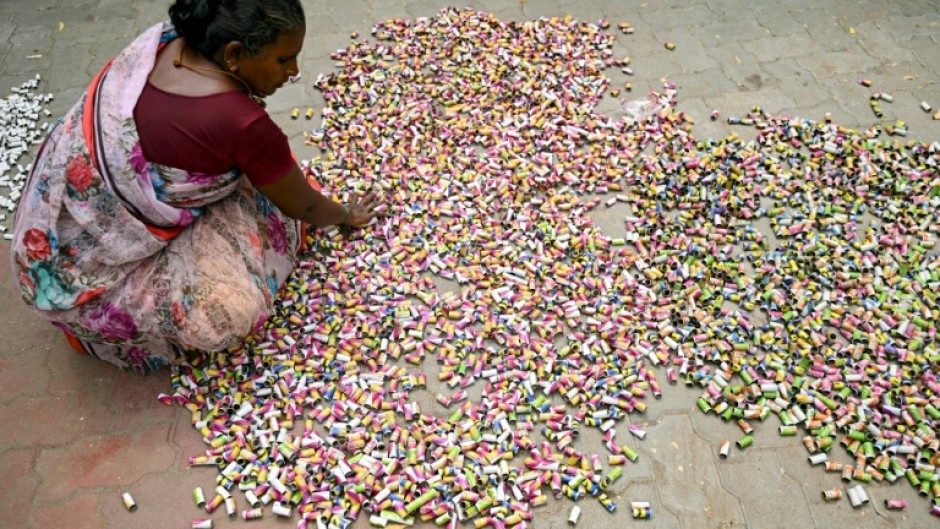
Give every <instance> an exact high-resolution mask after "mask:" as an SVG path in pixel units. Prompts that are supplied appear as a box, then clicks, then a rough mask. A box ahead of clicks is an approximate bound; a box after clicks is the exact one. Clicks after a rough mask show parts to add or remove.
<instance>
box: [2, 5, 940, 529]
mask: <svg viewBox="0 0 940 529" xmlns="http://www.w3.org/2000/svg"><path fill="white" fill-rule="evenodd" d="M462 4H469V5H470V6H471V7H475V8H479V9H483V10H487V11H490V12H493V13H495V14H496V15H498V16H499V17H500V18H501V19H503V20H524V19H533V18H537V17H540V16H559V15H567V14H571V15H574V16H576V17H579V18H584V19H586V20H590V21H595V22H596V21H598V20H599V19H601V18H602V17H606V18H608V19H609V20H610V21H611V23H612V24H613V25H614V27H616V24H617V23H619V22H629V23H630V24H631V25H632V26H633V27H634V28H636V33H635V34H633V35H629V36H625V35H619V33H618V39H617V54H618V56H622V55H629V56H631V57H632V58H633V66H634V69H635V70H636V76H635V77H633V78H632V79H631V80H632V82H633V86H634V92H633V94H636V95H637V97H639V96H640V95H642V94H644V93H646V92H647V91H648V90H653V89H659V88H660V87H661V82H660V79H661V78H663V77H668V78H669V80H671V81H672V82H674V83H676V84H677V85H679V88H680V92H679V101H680V109H682V110H684V111H686V112H687V113H690V114H691V115H692V116H693V117H695V118H696V121H697V123H698V124H697V125H696V128H695V129H694V132H695V134H696V136H697V137H699V138H700V139H707V138H720V137H724V136H726V135H727V134H728V133H729V132H730V131H731V128H730V127H729V126H728V125H726V124H724V123H723V122H722V121H718V122H710V121H709V120H708V119H707V118H708V114H709V113H710V111H711V110H712V109H719V110H720V111H721V113H722V115H723V116H727V115H731V114H738V115H740V114H744V113H746V112H748V111H749V110H750V109H751V108H752V107H753V106H754V105H761V106H762V107H763V108H764V109H765V110H767V111H769V112H771V113H775V114H786V115H790V116H800V117H806V118H813V119H821V118H822V117H823V116H824V115H825V114H826V113H827V112H828V113H831V114H832V116H833V119H834V120H835V121H836V122H838V123H840V124H842V125H845V126H848V127H852V128H859V127H861V128H866V127H868V126H869V125H871V124H873V122H874V120H875V118H874V116H873V115H872V113H871V112H870V110H869V108H868V95H869V91H868V89H866V88H864V87H861V86H859V84H858V79H859V78H862V77H864V78H867V79H870V80H871V81H872V83H873V89H874V88H877V89H878V90H882V91H885V92H888V93H891V94H893V95H894V98H895V100H894V103H893V104H884V105H883V106H884V109H885V113H886V119H889V120H890V121H889V122H888V123H889V124H890V123H891V122H893V121H894V120H895V119H903V120H905V121H907V122H908V124H909V126H910V129H911V137H913V138H918V139H920V140H926V141H928V142H931V141H934V140H938V139H940V121H932V120H931V119H930V117H929V115H927V114H925V113H924V112H923V111H921V110H920V108H919V107H918V104H919V102H920V101H922V100H928V101H931V102H932V104H933V106H934V107H935V108H936V107H940V85H937V84H935V83H936V82H937V81H940V6H938V3H937V2H936V1H935V0H896V1H891V2H885V1H875V0H823V1H813V0H754V1H746V0H704V1H701V0H700V1H697V2H695V1H681V0H669V1H666V0H659V1H656V0H649V1H648V2H638V1H634V0H629V1H628V0H569V1H566V0H528V1H520V0H493V1H472V2H468V1H467V0H465V1H464V2H462ZM305 5H306V8H307V13H308V19H309V22H308V27H307V43H306V47H305V50H304V53H303V70H304V73H305V80H304V82H303V83H299V84H297V85H293V86H289V87H287V88H285V89H284V90H282V92H281V93H279V94H278V95H277V96H275V97H274V98H272V100H271V104H270V106H269V109H270V110H271V112H272V114H273V115H274V117H275V119H276V121H277V122H278V123H280V124H281V125H282V126H283V127H284V129H285V131H286V132H287V133H288V134H289V135H290V136H291V138H292V141H293V144H294V148H295V150H296V151H297V152H298V154H299V155H300V156H301V157H304V158H309V157H312V156H313V155H314V153H312V152H311V150H310V149H311V148H310V147H305V146H304V145H303V141H302V140H303V137H302V133H303V131H304V129H309V127H312V126H313V124H312V123H311V122H305V121H304V120H303V119H302V118H301V119H300V120H298V121H292V120H291V119H290V117H289V113H290V109H291V108H293V107H307V106H314V107H316V108H317V109H320V108H322V100H321V99H319V95H318V93H317V91H316V90H315V89H314V88H313V87H312V80H313V79H314V78H315V77H316V75H317V74H318V73H319V72H325V71H328V70H329V69H330V68H332V63H331V61H330V60H329V53H330V52H332V51H333V50H335V49H337V48H341V47H344V46H346V45H347V44H348V43H349V34H350V32H352V31H359V32H360V33H363V34H367V33H368V31H369V28H370V27H371V24H372V23H373V22H375V21H380V20H384V19H386V18H390V17H408V18H414V17H418V16H431V15H434V14H435V13H436V11H437V9H438V8H440V7H442V6H446V5H447V4H446V3H445V2H438V1H432V0H415V1H410V0H389V1H383V0H343V1H341V2H340V1H336V2H328V1H323V0H318V1H306V2H305ZM167 6H168V2H167V1H164V0H159V1H155V0H2V1H0V21H2V22H0V87H2V90H0V93H2V94H5V93H8V88H9V87H11V86H19V85H20V83H22V82H23V81H25V80H27V79H28V78H30V77H32V76H34V75H35V74H37V73H40V74H42V76H43V84H42V85H41V90H42V91H44V92H45V91H48V92H53V93H54V94H55V96H56V98H55V101H54V103H53V104H52V105H51V107H50V109H51V110H52V111H53V112H54V113H55V114H56V115H61V114H63V113H64V112H65V111H66V110H67V108H68V107H69V106H70V105H71V104H72V102H73V101H74V100H75V99H76V97H77V96H78V95H79V94H80V93H81V91H82V90H83V88H84V87H85V86H86V84H87V82H88V80H89V78H90V76H91V75H92V74H94V73H95V72H96V71H97V70H98V69H99V68H100V67H101V65H102V64H103V63H104V62H105V61H106V60H107V59H108V58H109V57H111V56H112V55H113V54H114V53H116V52H117V51H119V50H120V49H121V47H122V46H123V45H124V44H125V43H127V42H129V41H130V40H131V39H132V37H133V36H134V35H136V34H137V33H138V32H139V31H140V30H142V29H144V28H146V27H148V26H150V25H151V24H153V23H155V22H157V21H160V20H163V19H164V18H165V15H166V8H167ZM60 22H61V23H62V24H61V25H60ZM667 40H668V41H672V42H675V43H676V44H677V48H676V50H675V51H673V52H669V51H667V50H665V49H664V47H663V42H664V41H667ZM34 55H41V57H39V58H27V57H28V56H34ZM616 75H617V76H620V75H621V74H620V73H619V72H618V73H616ZM625 80H626V79H625V78H619V77H617V78H614V81H615V82H617V83H622V82H624V81H625ZM617 108H618V106H617V102H616V101H615V100H613V99H611V98H607V99H605V102H604V103H603V104H602V109H603V110H604V111H608V112H612V111H616V110H617ZM741 134H744V135H746V134H749V132H748V131H746V130H745V131H744V132H741ZM9 223H10V221H9V220H7V221H5V222H4V224H7V225H9ZM602 223H603V220H602ZM608 224H609V226H608V227H609V229H611V230H616V229H617V226H616V224H614V223H613V222H611V223H608ZM9 268H10V265H9V247H8V244H7V243H2V242H0V328H2V329H3V331H2V335H3V339H2V341H0V424H2V425H3V426H2V427H0V476H3V481H4V483H3V486H2V487H0V528H9V529H13V528H20V527H69V528H73V529H77V528H85V527H88V528H93V527H109V528H110V527H113V528H118V527H120V528H145V527H146V528H151V527H152V528H173V527H178V528H183V527H189V526H190V522H191V520H192V519H193V518H198V517H200V511H199V510H197V509H196V508H195V507H194V505H193V503H192V501H191V499H190V491H191V490H192V488H193V487H194V486H197V485H198V486H202V487H203V488H204V489H206V490H209V491H211V490H212V488H213V487H214V477H215V473H214V471H211V470H206V469H192V470H191V469H189V468H187V464H186V460H187V457H188V456H190V455H194V454H197V453H199V452H200V451H201V450H202V449H203V448H204V445H203V443H202V442H201V440H200V438H199V436H198V435H197V433H196V432H195V431H194V430H192V428H191V427H190V422H189V416H188V414H186V413H183V412H182V411H181V410H179V409H176V408H170V407H167V406H164V405H162V404H160V403H158V402H157V400H156V399H155V397H156V395H157V394H158V393H160V392H163V391H167V390H168V389H169V376H168V374H167V373H166V372H162V373H159V374H156V375H152V376H149V377H140V376H137V375H134V374H129V373H121V372H118V371H116V370H115V369H113V368H111V367H110V366H108V365H105V364H103V363H101V362H98V361H96V360H93V359H91V358H88V357H82V356H79V355H77V354H75V353H73V352H72V351H71V350H70V349H69V348H68V346H67V345H66V343H65V341H64V340H63V339H62V338H61V336H60V334H59V333H58V332H57V331H55V330H54V329H53V328H52V327H51V326H50V325H48V324H45V323H42V322H41V321H39V320H37V319H36V318H34V317H32V316H31V315H30V314H29V313H28V312H27V310H26V308H25V307H24V305H23V304H22V303H21V302H20V300H19V295H18V292H17V289H16V287H15V285H14V282H13V280H12V277H11V275H10V272H9ZM429 367H430V366H429ZM429 378H433V377H429ZM661 379H662V378H661ZM664 391H665V395H664V397H663V399H662V400H659V401H651V402H650V403H649V404H650V407H649V410H648V412H647V413H646V415H643V416H632V417H631V418H630V420H631V421H633V422H636V423H639V424H641V425H645V426H646V428H647V430H648V433H649V435H648V437H647V438H646V440H644V441H636V440H633V441H631V442H632V444H633V446H634V447H635V448H637V449H638V450H639V451H640V454H641V458H640V460H639V462H638V463H636V464H633V465H630V464H628V466H626V467H625V477H624V478H623V479H621V480H620V481H619V482H618V483H617V484H616V486H615V488H614V491H613V492H614V494H613V496H615V497H617V498H619V500H618V501H619V503H620V506H621V508H620V509H619V510H618V511H617V513H616V514H615V515H611V514H608V513H607V512H606V511H604V510H603V509H602V508H601V507H600V505H599V504H598V503H597V502H594V501H582V502H580V505H581V507H582V509H583V511H584V512H583V514H582V516H581V521H580V523H579V525H581V526H592V527H605V528H613V527H618V528H619V527H649V528H683V529H693V528H694V529H699V528H716V529H717V528H726V529H732V528H745V527H748V528H755V529H757V528H767V529H771V528H784V527H786V528H792V527H818V528H824V527H853V528H855V527H858V528H868V527H871V528H875V527H879V528H898V529H901V528H926V527H938V526H940V523H938V522H940V520H938V519H936V518H932V517H930V516H929V514H928V513H927V509H928V502H927V501H926V500H925V499H923V498H919V497H917V495H916V494H915V491H914V490H913V489H912V488H911V487H909V486H907V485H906V484H898V485H896V486H890V485H884V484H882V485H878V484H876V485H872V486H869V487H868V493H869V495H870V496H871V498H872V502H871V504H869V505H868V506H866V507H864V508H861V509H857V510H855V509H852V508H851V506H850V505H849V503H848V501H847V500H846V499H843V500H842V501H840V502H838V503H835V504H827V503H824V502H823V501H822V498H821V495H820V492H821V491H822V490H826V489H831V488H837V487H840V486H842V483H841V482H840V481H839V478H838V476H836V475H831V474H825V473H824V472H822V471H821V470H819V469H818V468H814V467H810V466H809V464H808V463H807V461H806V452H805V450H804V449H803V447H802V446H801V445H800V444H799V441H798V440H794V438H781V437H778V436H777V434H776V432H775V430H776V427H775V425H762V426H761V427H760V428H759V430H758V432H757V435H756V442H755V445H754V446H753V447H752V448H749V449H748V450H746V451H743V452H742V451H738V450H734V451H733V452H732V455H731V457H730V458H729V459H727V460H719V459H718V457H717V448H718V445H719V443H720V442H721V441H722V439H736V438H737V437H738V436H739V431H738V430H737V428H736V427H735V426H733V425H731V424H725V423H722V422H721V421H720V420H717V419H715V418H714V417H713V416H705V415H702V414H701V413H700V412H699V411H698V410H697V409H696V408H695V406H694V404H693V402H694V399H695V397H696V396H697V392H695V391H693V390H690V389H686V388H683V387H675V386H672V387H667V388H664ZM425 393H426V395H424V396H423V397H421V399H422V400H426V401H428V402H425V403H423V404H425V407H426V408H427V407H432V406H433V404H432V403H431V397H430V396H431V395H433V394H434V393H433V391H429V392H425ZM586 437H588V439H584V440H582V441H580V442H579V443H580V444H582V445H583V446H582V448H584V449H587V448H590V446H591V445H592V444H596V443H597V441H598V440H597V439H596V438H591V436H590V435H586ZM597 447H598V448H599V445H597ZM834 454H835V457H836V458H837V459H841V460H843V461H844V462H848V461H849V459H848V458H847V457H846V455H845V453H844V452H840V451H839V450H838V449H836V450H835V451H834ZM124 491H130V492H131V493H132V494H133V496H134V498H136V500H137V503H138V505H139V509H138V510H137V511H136V512H134V513H129V512H127V511H126V510H125V509H124V507H123V506H122V504H121V499H120V496H121V493H122V492H124ZM886 498H903V499H906V500H907V501H908V503H909V507H908V509H907V510H906V511H905V512H901V513H898V512H888V511H886V510H885V509H884V507H883V502H884V500H885V499H886ZM630 501H649V502H650V503H651V504H652V508H653V513H654V514H653V518H652V520H648V521H640V520H632V519H631V517H630V512H629V509H628V507H629V502H630ZM571 505H572V504H571V503H570V502H568V501H567V500H566V501H561V502H555V501H551V502H550V503H549V505H548V506H546V507H543V508H541V509H540V510H539V511H538V513H537V517H536V520H535V522H534V523H533V524H532V526H533V527H536V528H561V527H564V526H566V521H565V520H566V518H567V513H568V511H569V509H570V508H571ZM214 518H215V520H216V526H217V527H239V526H243V525H242V524H245V523H248V522H243V521H241V520H231V521H230V520H228V519H225V517H224V514H223V515H219V514H218V513H217V514H216V515H215V517H214ZM295 523H296V521H295V520H294V521H291V522H288V521H286V520H273V519H272V518H270V515H269V516H268V518H266V519H265V520H262V521H258V522H251V523H250V525H251V526H252V527H293V526H294V524H295ZM357 526H359V527H365V526H366V524H365V523H364V521H363V520H360V522H359V523H358V524H357Z"/></svg>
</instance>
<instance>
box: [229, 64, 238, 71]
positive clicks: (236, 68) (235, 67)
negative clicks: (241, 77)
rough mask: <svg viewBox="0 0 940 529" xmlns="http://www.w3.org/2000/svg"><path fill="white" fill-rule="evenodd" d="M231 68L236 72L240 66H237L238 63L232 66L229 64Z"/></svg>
mask: <svg viewBox="0 0 940 529" xmlns="http://www.w3.org/2000/svg"><path fill="white" fill-rule="evenodd" d="M229 70H232V71H233V72H236V71H238V66H236V65H234V64H233V65H232V66H229Z"/></svg>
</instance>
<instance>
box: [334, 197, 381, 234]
mask: <svg viewBox="0 0 940 529" xmlns="http://www.w3.org/2000/svg"><path fill="white" fill-rule="evenodd" d="M346 207H348V208H349V215H347V216H346V220H344V221H343V224H345V225H347V226H365V225H366V224H368V223H369V221H371V220H372V219H374V218H375V217H378V216H380V215H383V214H384V213H385V201H384V200H382V199H380V198H379V197H377V196H376V195H375V193H366V194H365V195H363V196H362V197H353V198H352V200H350V201H349V205H348V206H346Z"/></svg>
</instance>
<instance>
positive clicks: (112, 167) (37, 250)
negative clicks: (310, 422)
mask: <svg viewBox="0 0 940 529" xmlns="http://www.w3.org/2000/svg"><path fill="white" fill-rule="evenodd" d="M173 38H175V33H174V32H173V29H172V27H171V26H169V25H168V24H157V25H155V26H153V27H151V28H150V29H149V30H147V31H146V32H144V33H143V34H141V35H140V36H139V37H138V38H137V39H136V40H135V41H134V42H133V43H131V44H130V45H129V46H128V47H127V48H125V49H124V50H123V51H122V52H121V53H120V54H119V55H118V56H117V57H115V58H114V59H113V60H112V61H111V62H110V63H109V64H108V65H107V66H106V67H105V68H104V69H103V70H102V72H101V73H100V74H98V76H96V77H95V79H94V80H93V82H92V83H91V86H89V89H88V90H87V91H86V93H85V94H84V95H83V96H82V97H81V98H80V100H79V101H78V102H77V103H76V104H75V106H74V107H73V108H72V109H71V110H70V111H69V113H68V114H67V115H66V116H65V118H64V119H63V121H62V122H60V123H59V124H57V125H56V126H55V127H54V128H53V130H52V131H51V132H50V134H49V136H48V137H47V139H46V141H45V142H44V144H43V145H42V146H41V147H40V150H39V154H38V157H37V159H36V161H35V162H34V164H33V168H32V171H31V173H30V176H29V180H28V182H27V185H26V188H25V192H24V194H23V197H22V198H21V201H20V205H19V208H18V210H17V214H16V221H15V230H14V239H13V252H12V256H13V267H14V270H15V271H16V274H17V278H18V281H19V285H20V289H21V291H22V295H23V299H24V301H26V303H27V304H28V305H29V306H30V307H32V308H33V309H34V310H35V312H37V313H38V314H39V315H40V316H42V317H43V318H46V319H48V320H49V321H51V322H53V323H54V324H55V325H57V326H59V327H60V328H62V329H63V330H64V331H65V332H66V333H67V334H68V335H70V342H72V343H73V345H75V344H81V345H82V349H84V350H85V351H86V352H89V353H90V354H93V355H95V356H98V357H99V358H102V359H103V360H106V361H108V362H111V363H114V364H116V365H118V366H121V367H123V368H132V369H137V370H140V371H150V370H153V369H156V368H159V367H160V366H162V365H165V364H166V363H168V362H171V361H172V360H173V359H174V357H175V356H176V354H177V351H179V350H180V349H187V348H196V349H202V350H210V351H217V350H222V349H225V348H228V347H231V346H234V345H237V344H238V343H239V342H240V341H241V340H242V339H243V337H244V336H246V335H247V334H249V333H250V332H251V330H252V329H253V328H255V327H256V326H257V325H258V324H259V323H260V322H263V321H264V319H266V318H267V316H268V312H269V309H270V307H271V305H272V302H273V299H274V296H275V294H276V292H277V290H278V289H279V287H280V285H281V284H283V282H284V281H285V279H286V278H287V276H288V275H289V274H290V272H291V270H292V269H293V267H294V265H295V256H296V253H297V251H298V248H299V245H300V225H299V223H297V222H296V221H293V220H291V219H289V218H287V217H285V216H284V215H283V214H282V213H281V212H280V211H278V209H277V208H276V207H275V206H274V204H273V203H271V201H270V200H268V199H267V198H266V197H264V196H263V195H261V194H260V193H258V192H257V191H256V190H255V189H254V188H253V187H252V186H251V184H250V183H249V182H248V180H247V178H246V177H245V176H244V175H243V174H241V173H240V172H239V171H238V170H237V169H234V170H232V171H230V172H228V173H224V174H220V175H205V174H200V173H191V172H188V171H186V170H183V169H179V168H172V167H167V166H163V165H159V164H154V163H150V162H148V161H147V160H146V159H145V158H144V156H143V154H142V152H141V147H140V140H139V136H138V131H137V128H136V124H135V122H134V118H133V111H134V107H135V105H136V103H137V100H138V98H139V97H140V94H141V92H142V91H143V88H144V86H145V84H146V82H147V77H148V75H149V73H150V71H151V70H152V69H153V66H154V62H155V60H156V55H157V52H158V50H159V49H160V48H161V46H162V45H163V44H164V43H166V42H168V41H169V40H172V39H173ZM246 97H247V96H246Z"/></svg>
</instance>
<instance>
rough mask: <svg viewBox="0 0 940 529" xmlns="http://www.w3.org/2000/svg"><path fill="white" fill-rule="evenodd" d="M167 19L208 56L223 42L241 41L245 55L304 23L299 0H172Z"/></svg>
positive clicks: (178, 31)
mask: <svg viewBox="0 0 940 529" xmlns="http://www.w3.org/2000/svg"><path fill="white" fill-rule="evenodd" d="M170 22H172V23H173V26H174V27H175V28H176V32H177V34H178V35H179V36H181V37H183V38H184V39H186V44H187V45H188V46H190V47H192V48H195V49H196V50H197V51H198V52H199V53H201V54H202V55H203V56H204V57H207V58H209V59H212V58H213V57H215V54H216V53H217V52H218V51H219V50H220V49H222V48H223V47H224V46H225V45H226V44H228V43H229V42H232V41H238V42H241V43H242V45H243V46H244V47H245V52H246V53H247V54H248V55H257V54H258V53H259V52H260V51H261V48H263V47H264V46H267V45H268V44H271V43H273V42H274V41H275V40H277V37H278V35H280V34H282V33H293V32H295V31H297V30H299V29H300V28H302V27H303V26H304V23H305V20H304V8H303V7H302V6H301V5H300V0H176V2H175V3H174V4H173V5H172V6H170Z"/></svg>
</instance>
